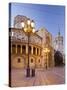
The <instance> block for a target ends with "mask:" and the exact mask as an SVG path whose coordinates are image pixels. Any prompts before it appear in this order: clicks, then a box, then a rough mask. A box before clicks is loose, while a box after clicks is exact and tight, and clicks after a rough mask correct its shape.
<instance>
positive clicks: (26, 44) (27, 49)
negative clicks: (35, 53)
mask: <svg viewBox="0 0 67 90" xmlns="http://www.w3.org/2000/svg"><path fill="white" fill-rule="evenodd" d="M26 54H28V45H27V44H26Z"/></svg>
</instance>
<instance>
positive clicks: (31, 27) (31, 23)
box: [21, 18, 35, 77]
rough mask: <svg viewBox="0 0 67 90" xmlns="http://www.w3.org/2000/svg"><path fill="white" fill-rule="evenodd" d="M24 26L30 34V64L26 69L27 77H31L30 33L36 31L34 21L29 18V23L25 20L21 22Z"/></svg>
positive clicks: (25, 30)
mask: <svg viewBox="0 0 67 90" xmlns="http://www.w3.org/2000/svg"><path fill="white" fill-rule="evenodd" d="M21 25H22V28H23V30H24V32H25V33H27V35H28V64H27V69H26V77H30V66H29V39H30V34H31V33H34V32H35V28H34V21H33V20H32V21H31V20H30V19H29V18H28V19H27V23H26V25H25V23H24V22H22V23H21Z"/></svg>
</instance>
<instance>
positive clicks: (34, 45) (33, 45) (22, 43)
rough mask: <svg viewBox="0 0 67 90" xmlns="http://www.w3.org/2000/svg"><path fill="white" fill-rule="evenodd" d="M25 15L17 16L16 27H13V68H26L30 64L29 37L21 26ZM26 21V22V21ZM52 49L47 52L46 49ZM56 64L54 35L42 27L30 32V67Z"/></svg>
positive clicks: (44, 66) (25, 18)
mask: <svg viewBox="0 0 67 90" xmlns="http://www.w3.org/2000/svg"><path fill="white" fill-rule="evenodd" d="M26 20H27V17H25V16H20V15H18V16H16V17H15V20H14V28H11V65H12V68H26V67H27V64H28V37H27V34H26V33H25V32H24V30H23V29H22V26H21V22H22V21H26ZM25 23H26V22H25ZM45 48H47V49H49V50H50V52H49V53H45V52H44V49H45ZM46 64H47V67H53V66H54V50H53V48H52V35H51V34H50V33H49V32H48V31H47V30H46V29H44V28H43V29H40V30H38V31H37V32H35V33H31V34H30V40H29V65H30V68H33V67H34V68H46Z"/></svg>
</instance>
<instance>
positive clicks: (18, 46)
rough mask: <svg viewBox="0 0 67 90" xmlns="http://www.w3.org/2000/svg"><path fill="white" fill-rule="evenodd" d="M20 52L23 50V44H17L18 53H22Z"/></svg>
mask: <svg viewBox="0 0 67 90" xmlns="http://www.w3.org/2000/svg"><path fill="white" fill-rule="evenodd" d="M20 52H21V46H20V45H17V53H20Z"/></svg>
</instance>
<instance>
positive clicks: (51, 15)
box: [11, 3, 65, 36]
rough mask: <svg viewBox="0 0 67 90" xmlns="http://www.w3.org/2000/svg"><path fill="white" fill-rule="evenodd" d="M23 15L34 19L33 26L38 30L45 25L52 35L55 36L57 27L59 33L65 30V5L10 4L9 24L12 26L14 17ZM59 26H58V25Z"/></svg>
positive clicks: (62, 33)
mask: <svg viewBox="0 0 67 90" xmlns="http://www.w3.org/2000/svg"><path fill="white" fill-rule="evenodd" d="M16 15H24V16H27V17H29V18H30V19H33V20H34V21H35V24H36V25H35V28H36V29H37V30H38V29H40V28H42V27H45V28H46V29H47V30H48V31H49V32H50V33H51V34H52V35H53V36H56V35H57V33H58V31H59V28H60V32H61V35H63V36H64V31H65V7H64V6H56V5H44V4H43V5H42V4H24V3H12V4H11V26H12V27H13V23H14V17H15V16H16ZM58 26H59V27H58Z"/></svg>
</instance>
